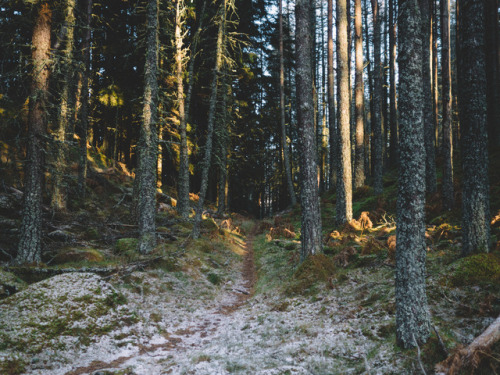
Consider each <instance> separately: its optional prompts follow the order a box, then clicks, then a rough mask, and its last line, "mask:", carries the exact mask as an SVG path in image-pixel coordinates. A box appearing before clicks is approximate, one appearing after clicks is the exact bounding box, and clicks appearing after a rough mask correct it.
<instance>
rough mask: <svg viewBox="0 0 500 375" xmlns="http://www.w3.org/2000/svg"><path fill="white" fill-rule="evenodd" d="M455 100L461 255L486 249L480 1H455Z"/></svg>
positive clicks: (487, 209)
mask: <svg viewBox="0 0 500 375" xmlns="http://www.w3.org/2000/svg"><path fill="white" fill-rule="evenodd" d="M458 4H459V7H460V12H459V15H458V17H459V28H458V46H457V50H458V60H457V67H458V100H459V105H460V106H459V108H460V109H459V115H460V134H461V146H462V147H461V150H462V167H463V193H462V244H463V245H462V255H463V256H466V255H469V254H471V253H477V252H488V250H489V240H490V225H489V218H490V197H489V181H488V135H487V130H486V126H487V125H486V124H487V118H486V108H487V104H486V85H487V83H486V73H485V68H486V56H485V52H486V51H485V38H484V31H485V28H484V10H485V9H484V6H485V4H484V2H483V1H473V0H458Z"/></svg>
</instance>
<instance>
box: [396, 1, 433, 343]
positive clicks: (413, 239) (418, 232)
mask: <svg viewBox="0 0 500 375" xmlns="http://www.w3.org/2000/svg"><path fill="white" fill-rule="evenodd" d="M399 13H400V17H399V45H398V48H399V50H398V52H399V67H400V70H399V77H400V81H399V82H400V86H399V87H400V96H399V108H400V113H401V117H400V137H399V139H400V168H399V190H398V202H397V229H396V237H397V244H396V341H397V343H398V345H399V346H401V347H403V348H411V347H415V346H416V345H417V344H422V343H425V342H426V341H427V339H428V337H429V316H428V310H427V297H426V294H425V273H426V272H425V258H426V247H425V210H424V206H425V140H424V114H423V110H424V104H423V97H422V79H423V75H422V54H423V52H422V45H423V44H422V40H421V38H422V28H421V16H420V9H419V5H418V1H417V0H405V1H400V2H399Z"/></svg>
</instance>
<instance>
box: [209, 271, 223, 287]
mask: <svg viewBox="0 0 500 375" xmlns="http://www.w3.org/2000/svg"><path fill="white" fill-rule="evenodd" d="M207 279H208V281H210V282H211V283H212V284H214V285H219V284H220V283H221V282H222V279H221V277H220V276H219V275H217V274H216V273H213V272H210V273H208V274H207Z"/></svg>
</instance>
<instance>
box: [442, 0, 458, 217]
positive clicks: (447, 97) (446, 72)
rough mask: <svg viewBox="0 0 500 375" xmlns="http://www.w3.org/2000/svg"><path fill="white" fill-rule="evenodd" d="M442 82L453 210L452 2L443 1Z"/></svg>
mask: <svg viewBox="0 0 500 375" xmlns="http://www.w3.org/2000/svg"><path fill="white" fill-rule="evenodd" d="M441 80H442V102H443V122H442V128H443V144H442V154H443V184H442V188H443V207H444V209H445V210H451V209H452V208H453V206H454V205H455V199H454V191H453V139H452V128H451V124H452V123H451V119H452V118H451V116H452V114H451V46H450V0H441Z"/></svg>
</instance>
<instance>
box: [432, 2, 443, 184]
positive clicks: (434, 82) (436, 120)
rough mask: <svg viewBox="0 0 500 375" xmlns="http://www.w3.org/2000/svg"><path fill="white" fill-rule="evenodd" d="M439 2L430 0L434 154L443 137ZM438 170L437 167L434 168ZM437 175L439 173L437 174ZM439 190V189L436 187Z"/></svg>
mask: <svg viewBox="0 0 500 375" xmlns="http://www.w3.org/2000/svg"><path fill="white" fill-rule="evenodd" d="M437 1H438V0H430V4H431V17H432V18H431V25H432V29H431V30H432V122H433V124H432V126H433V128H434V132H435V135H434V144H435V146H436V147H435V149H434V154H436V152H438V151H439V150H440V148H439V146H440V142H441V139H442V137H441V136H440V135H441V133H442V129H440V127H439V78H438V57H437V40H438V10H437V8H438V6H437ZM434 167H435V168H436V165H435V166H434ZM436 174H437V172H436ZM436 190H437V187H436Z"/></svg>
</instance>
